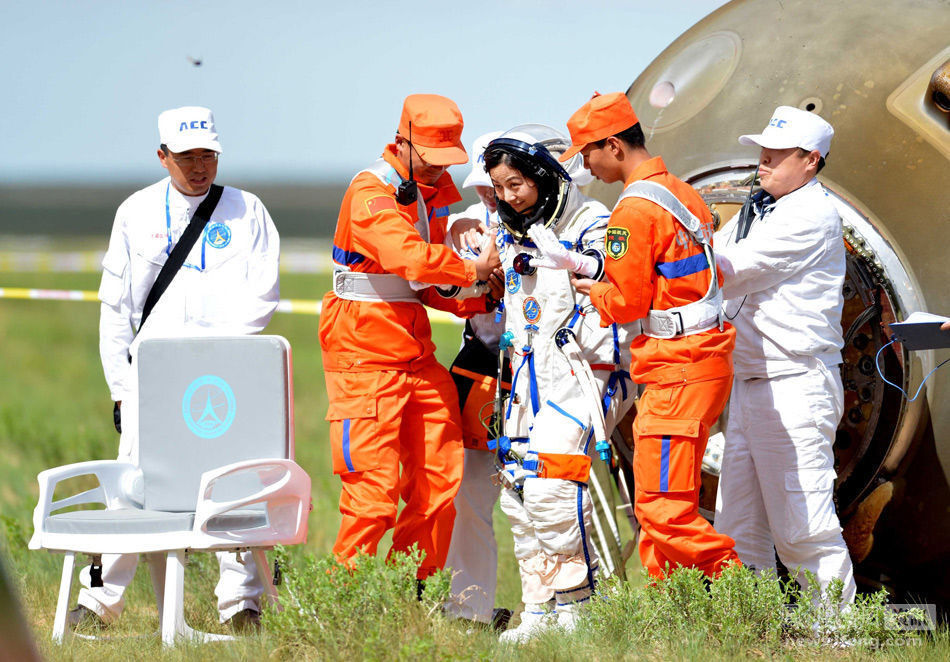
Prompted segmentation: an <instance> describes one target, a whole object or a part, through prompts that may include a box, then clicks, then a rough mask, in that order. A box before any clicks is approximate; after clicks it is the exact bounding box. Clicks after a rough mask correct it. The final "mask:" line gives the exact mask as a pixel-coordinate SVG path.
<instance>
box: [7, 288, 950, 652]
mask: <svg viewBox="0 0 950 662" xmlns="http://www.w3.org/2000/svg"><path fill="white" fill-rule="evenodd" d="M97 285H98V276H97V275H96V274H0V286H9V287H26V286H32V287H44V288H63V289H95V288H96V287H97ZM326 287H327V282H326V278H325V277H319V276H285V277H284V278H283V280H282V295H283V296H284V297H285V298H319V297H320V296H321V295H322V294H323V292H324V290H325V289H326ZM459 331H460V327H458V326H454V325H444V324H443V325H435V326H434V332H435V336H436V343H437V345H438V347H439V359H440V360H441V361H442V362H443V363H448V362H449V361H451V359H452V358H453V356H454V353H455V351H456V349H457V347H458V342H459V340H458V337H459ZM267 332H268V333H275V334H280V335H282V336H285V337H286V338H288V339H289V340H290V342H291V344H292V346H293V352H294V387H295V402H296V407H295V411H296V439H297V460H298V462H299V463H300V465H301V466H302V467H303V468H304V469H305V470H307V471H308V473H309V474H310V475H311V477H312V479H313V506H314V509H313V512H312V513H311V515H310V520H309V525H310V529H309V530H310V534H309V539H308V542H307V544H306V545H304V546H298V547H295V548H292V549H288V550H284V551H282V552H281V553H282V554H283V555H284V559H285V568H286V570H285V585H284V586H283V587H282V589H281V595H282V598H283V599H284V600H285V601H286V603H287V605H288V608H287V609H286V610H285V611H284V613H283V614H276V613H268V614H265V629H264V632H263V633H262V634H261V635H260V636H256V637H250V638H248V639H245V640H242V641H239V642H235V643H230V644H209V645H206V646H192V645H187V644H186V645H182V646H179V647H178V648H176V649H174V650H171V651H164V650H163V649H162V648H161V644H160V641H159V640H158V639H157V638H156V637H154V636H153V637H145V638H141V637H139V638H124V637H123V635H134V634H142V633H147V632H154V631H155V630H156V629H157V627H158V618H157V612H156V610H155V605H154V598H153V596H152V592H151V585H150V582H149V580H148V576H147V572H146V570H145V565H144V564H143V565H142V566H140V568H141V571H140V572H139V574H138V575H137V576H136V579H135V581H134V582H133V584H132V586H131V587H130V589H129V592H128V594H127V597H128V600H127V608H126V611H125V613H124V614H123V617H122V618H121V619H120V620H119V621H118V623H117V624H116V625H115V626H114V627H113V628H110V631H109V633H110V635H111V636H112V637H114V638H113V639H111V640H107V641H83V640H77V639H74V640H71V641H70V642H69V643H67V644H66V645H65V646H55V645H53V644H52V643H51V642H50V640H49V636H50V632H51V630H52V618H53V613H54V610H55V604H56V597H57V591H58V586H59V581H58V580H59V573H60V568H61V563H62V558H61V557H60V556H57V555H53V554H49V553H46V552H29V551H28V550H27V549H26V542H27V540H28V539H29V536H30V535H31V533H32V525H31V515H32V509H33V507H34V505H35V502H36V496H37V490H36V480H35V476H36V474H37V473H38V472H39V471H41V470H43V469H46V468H49V467H54V466H57V465H61V464H66V463H70V462H78V461H83V460H89V459H95V458H113V457H114V456H115V453H116V447H117V441H118V440H117V435H116V433H115V431H114V429H113V427H112V417H111V402H110V400H109V394H108V391H107V389H106V386H105V383H104V380H103V377H102V370H101V367H100V364H99V356H98V307H97V306H96V305H95V304H91V303H72V302H56V301H43V302H39V301H15V300H0V360H2V363H0V365H2V366H3V370H2V372H0V454H2V457H3V461H2V462H0V524H2V526H0V550H2V552H3V554H4V557H5V558H4V560H5V564H6V566H7V569H8V571H9V574H10V575H11V576H12V577H13V579H14V582H15V584H16V586H17V588H18V590H19V593H20V599H21V602H22V604H23V607H24V610H25V612H26V617H27V620H28V621H29V623H30V624H31V626H32V627H33V630H34V634H35V638H36V640H37V643H38V645H39V647H40V649H41V651H42V652H43V654H44V655H45V656H46V657H47V658H49V659H57V660H60V659H69V660H96V661H97V662H98V661H100V660H155V659H163V660H164V659H167V660H178V659H184V660H195V659H209V658H215V659H249V658H268V659H280V660H292V659H340V658H344V657H345V658H347V659H354V658H364V659H407V660H408V659H447V658H448V659H486V660H487V659H497V658H501V657H505V658H511V659H514V660H519V659H525V660H527V659H532V660H533V659H538V658H541V659H546V660H547V659H554V660H573V659H614V658H616V659H638V658H647V659H701V658H707V657H713V658H717V659H732V658H740V657H747V656H750V655H751V656H755V657H768V658H774V657H777V658H782V659H815V658H820V659H866V658H868V657H874V658H880V659H894V660H924V659H950V636H948V634H947V631H946V630H942V631H940V632H938V633H937V635H936V636H935V637H933V638H929V639H928V638H911V637H907V636H905V635H903V634H901V636H900V637H894V636H888V633H887V632H884V631H882V629H881V620H880V618H877V616H876V615H879V612H880V605H876V604H872V603H869V604H868V605H865V606H864V607H861V608H859V609H857V610H855V613H856V616H855V618H853V619H852V621H853V622H851V623H850V625H848V624H846V625H847V627H850V628H851V630H847V632H849V633H850V635H853V637H852V638H853V639H854V640H855V641H858V642H860V645H858V646H856V647H852V648H848V649H843V650H842V649H836V648H832V647H829V646H827V645H820V644H819V643H816V642H814V641H812V640H811V639H810V638H809V637H808V636H805V633H804V631H796V630H795V628H796V627H798V628H799V630H801V627H800V625H801V623H799V624H798V625H796V624H795V622H792V623H791V625H786V630H783V629H782V623H783V620H782V619H783V618H785V616H784V615H785V613H786V612H785V609H784V606H783V605H784V594H783V593H782V590H783V589H782V587H781V586H779V585H778V584H777V583H775V582H772V583H768V582H764V583H757V581H758V580H756V579H755V578H754V577H752V576H751V575H749V574H748V573H743V572H736V573H733V574H732V575H730V576H729V577H727V578H726V579H725V580H722V581H720V582H717V583H716V584H714V585H713V589H712V593H711V594H710V593H707V592H706V591H705V589H704V588H703V585H702V582H701V581H700V580H699V578H698V577H697V576H696V575H695V573H689V572H684V573H680V574H677V575H675V576H674V579H672V580H670V581H669V582H663V583H661V584H659V585H657V586H651V585H649V584H647V583H645V582H643V580H642V577H640V576H639V575H638V574H637V573H636V570H634V581H633V582H631V583H626V584H620V583H611V584H607V585H605V586H604V590H603V591H602V594H601V596H600V597H599V598H598V599H597V600H595V601H594V602H593V603H592V607H591V610H590V612H589V614H588V617H587V618H586V620H585V622H584V625H583V627H582V628H581V630H580V631H579V632H578V633H576V634H575V635H573V636H568V635H564V634H551V635H549V636H545V637H543V638H541V639H539V640H538V641H536V642H533V643H532V644H531V645H529V646H527V647H525V648H522V649H510V648H503V647H502V646H501V645H500V644H498V642H497V639H496V638H495V637H494V636H493V635H492V634H490V633H488V632H484V631H481V630H474V631H471V632H470V631H469V628H468V627H466V626H465V625H464V624H459V623H453V622H451V621H448V620H446V619H445V618H443V617H442V615H441V613H440V611H439V610H438V609H437V605H438V604H439V603H440V602H441V599H442V598H443V597H444V593H445V590H446V587H447V579H446V578H445V577H442V578H441V579H436V580H434V581H431V582H430V583H429V586H428V587H427V593H426V596H425V597H424V600H423V601H422V602H417V601H416V600H415V593H414V591H415V585H414V581H412V574H413V573H412V572H411V561H405V560H404V561H400V562H397V563H394V564H388V565H387V564H385V563H382V562H381V561H378V560H373V559H364V560H363V561H362V562H361V564H360V565H359V567H358V568H357V569H356V570H354V571H353V572H352V573H344V572H340V571H339V569H335V568H334V567H333V564H332V562H331V561H330V559H329V557H328V555H327V553H328V551H329V550H330V547H331V545H332V543H333V540H334V538H335V535H336V530H337V527H338V525H339V513H338V510H337V498H338V496H339V489H340V488H339V481H338V479H337V478H336V477H334V476H333V475H332V474H331V471H330V451H329V446H328V441H327V425H326V423H325V422H324V420H323V417H324V414H325V412H326V395H325V392H324V383H323V374H322V365H321V361H320V349H319V344H318V342H317V318H316V317H313V316H308V315H276V316H275V317H274V320H273V321H272V323H271V325H270V327H268V329H267ZM495 522H496V531H497V533H498V536H497V537H498V539H499V543H500V550H499V555H500V559H501V560H500V564H499V565H500V582H499V594H498V599H497V604H499V605H504V606H508V607H511V608H514V609H516V608H517V607H518V604H519V594H520V589H519V583H518V577H517V567H516V564H515V562H514V560H513V557H512V552H511V535H510V533H509V531H508V527H507V523H506V521H505V518H504V517H503V516H502V515H501V514H500V512H498V511H496V520H495ZM407 564H408V565H407ZM216 578H217V567H216V562H215V560H214V557H213V556H211V555H209V554H194V555H192V556H191V557H190V562H189V566H188V571H187V576H186V591H187V595H186V618H187V620H188V622H189V623H190V624H192V625H193V626H194V627H196V628H198V629H203V630H209V631H220V628H219V626H218V625H217V611H216V608H215V598H214V596H213V593H212V591H213V586H214V582H215V581H216ZM74 600H75V598H74ZM876 609H877V610H878V611H875V610H876ZM0 616H2V615H0ZM858 616H860V617H861V618H858ZM862 619H863V620H862ZM800 621H801V622H806V621H807V615H805V616H803V617H802V618H801V619H800ZM787 628H791V630H788V629H787ZM789 631H791V632H793V633H796V632H797V636H795V637H790V636H788V632H789ZM850 635H849V636H850ZM872 635H873V636H872ZM0 657H3V655H2V654H0Z"/></svg>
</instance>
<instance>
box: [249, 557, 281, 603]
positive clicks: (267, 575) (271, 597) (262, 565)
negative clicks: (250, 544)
mask: <svg viewBox="0 0 950 662" xmlns="http://www.w3.org/2000/svg"><path fill="white" fill-rule="evenodd" d="M251 553H252V554H253V555H254V563H255V564H256V565H257V574H258V576H259V577H260V578H261V582H263V583H264V595H265V596H267V600H268V602H270V603H271V605H273V607H274V608H275V609H276V610H277V611H283V610H284V607H283V605H281V604H280V601H278V599H277V587H276V586H274V576H273V575H272V574H271V571H270V566H269V565H267V556H265V554H264V550H263V549H261V548H260V547H255V548H254V549H253V550H252V551H251ZM262 606H263V605H262Z"/></svg>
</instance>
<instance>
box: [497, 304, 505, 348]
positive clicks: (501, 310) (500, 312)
mask: <svg viewBox="0 0 950 662" xmlns="http://www.w3.org/2000/svg"><path fill="white" fill-rule="evenodd" d="M504 314H505V300H504V299H499V300H498V306H497V307H496V308H495V324H501V316H502V315H504ZM502 349H504V348H502Z"/></svg>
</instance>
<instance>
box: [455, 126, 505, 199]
mask: <svg viewBox="0 0 950 662" xmlns="http://www.w3.org/2000/svg"><path fill="white" fill-rule="evenodd" d="M501 133H502V132H501V131H491V132H489V133H486V134H483V135H481V136H479V137H478V138H476V139H475V142H473V143H472V151H471V155H472V171H471V172H470V173H468V177H466V178H465V181H464V182H462V188H471V187H473V186H489V187H490V186H491V185H492V184H491V177H489V176H488V173H487V172H485V148H486V147H488V143H490V142H491V141H492V140H494V139H495V138H497V137H498V136H500V135H501Z"/></svg>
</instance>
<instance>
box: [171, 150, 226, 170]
mask: <svg viewBox="0 0 950 662" xmlns="http://www.w3.org/2000/svg"><path fill="white" fill-rule="evenodd" d="M169 156H171V159H172V161H174V162H175V163H176V164H177V165H179V166H183V167H184V166H188V167H191V168H194V167H196V166H197V165H198V163H199V162H200V163H201V164H202V165H204V166H211V165H214V164H215V163H217V161H218V153H217V152H205V153H204V154H197V155H195V156H181V155H180V154H170V155H169Z"/></svg>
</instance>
